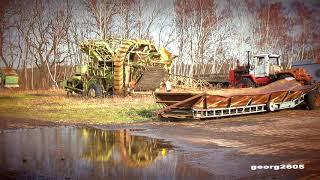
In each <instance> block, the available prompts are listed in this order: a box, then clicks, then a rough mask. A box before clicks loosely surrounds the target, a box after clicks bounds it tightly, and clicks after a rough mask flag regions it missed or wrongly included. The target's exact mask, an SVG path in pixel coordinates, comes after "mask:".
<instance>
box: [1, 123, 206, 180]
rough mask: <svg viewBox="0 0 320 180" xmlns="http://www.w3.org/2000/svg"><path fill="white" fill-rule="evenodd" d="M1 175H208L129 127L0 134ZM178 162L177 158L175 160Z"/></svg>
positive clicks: (163, 144)
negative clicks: (133, 132)
mask: <svg viewBox="0 0 320 180" xmlns="http://www.w3.org/2000/svg"><path fill="white" fill-rule="evenodd" d="M0 162H1V163H0V177H5V178H32V179H33V178H42V177H44V178H53V179H65V178H67V179H68V178H72V179H103V178H105V177H111V178H112V179H115V178H117V179H123V178H124V179H125V178H126V177H129V176H130V177H131V179H132V178H134V177H136V178H139V179H148V178H146V177H150V176H151V177H161V178H160V179H172V178H173V177H180V176H190V175H192V176H207V175H208V174H207V173H205V172H202V171H200V170H199V169H196V168H192V167H189V166H187V165H186V164H184V162H183V157H181V156H178V155H177V154H176V153H174V151H173V150H172V146H171V145H170V144H169V143H167V142H164V141H161V140H158V139H151V138H147V137H142V136H132V135H130V130H118V131H103V130H98V129H88V128H75V127H58V128H37V129H21V130H15V131H11V132H5V133H1V134H0ZM178 162H179V163H178Z"/></svg>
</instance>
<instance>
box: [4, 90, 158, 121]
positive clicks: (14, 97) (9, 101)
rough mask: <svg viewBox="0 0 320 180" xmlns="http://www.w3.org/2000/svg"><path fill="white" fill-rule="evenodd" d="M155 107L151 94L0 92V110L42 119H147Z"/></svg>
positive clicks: (19, 115) (13, 114)
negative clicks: (92, 96)
mask: <svg viewBox="0 0 320 180" xmlns="http://www.w3.org/2000/svg"><path fill="white" fill-rule="evenodd" d="M157 108H158V106H157V105H156V104H155V101H154V99H153V97H151V96H148V97H113V98H101V99H89V98H84V97H80V96H72V97H68V96H66V94H65V92H64V91H62V90H49V91H44V90H39V91H10V90H7V91H2V92H0V113H1V114H4V115H6V116H14V117H26V118H32V119H38V120H44V121H53V122H66V123H85V124H107V123H129V122H137V121H145V120H150V119H152V117H153V112H154V111H155V110H156V109H157Z"/></svg>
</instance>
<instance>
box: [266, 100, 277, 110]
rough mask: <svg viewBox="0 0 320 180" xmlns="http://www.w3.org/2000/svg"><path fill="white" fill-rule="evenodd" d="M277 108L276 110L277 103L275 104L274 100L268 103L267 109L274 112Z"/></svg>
mask: <svg viewBox="0 0 320 180" xmlns="http://www.w3.org/2000/svg"><path fill="white" fill-rule="evenodd" d="M275 110H276V105H275V104H274V103H273V102H269V103H268V104H267V111H269V112H273V111H275Z"/></svg>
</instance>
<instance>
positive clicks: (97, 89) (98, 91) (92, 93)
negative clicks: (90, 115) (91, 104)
mask: <svg viewBox="0 0 320 180" xmlns="http://www.w3.org/2000/svg"><path fill="white" fill-rule="evenodd" d="M88 96H89V97H94V98H95V97H101V96H102V88H101V86H100V85H99V84H97V83H93V84H92V85H91V86H90V88H89V91H88Z"/></svg>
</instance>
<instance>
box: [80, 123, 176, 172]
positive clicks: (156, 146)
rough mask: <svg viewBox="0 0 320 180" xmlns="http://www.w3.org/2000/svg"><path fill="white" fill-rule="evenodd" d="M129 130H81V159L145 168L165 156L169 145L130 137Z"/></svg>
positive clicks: (140, 137)
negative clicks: (84, 145)
mask: <svg viewBox="0 0 320 180" xmlns="http://www.w3.org/2000/svg"><path fill="white" fill-rule="evenodd" d="M130 131H131V130H119V131H101V130H97V129H82V132H81V137H82V138H83V141H84V142H85V144H86V149H85V151H84V153H83V154H82V156H81V158H83V159H87V160H93V161H107V162H108V161H109V162H112V163H114V164H119V163H123V164H124V165H126V166H128V167H136V168H138V167H147V166H149V165H151V164H152V163H153V161H154V160H155V159H156V158H157V157H158V156H159V157H161V156H165V155H166V154H167V153H166V152H167V150H168V149H171V145H169V144H168V143H164V142H162V141H160V140H158V139H150V138H146V137H142V136H131V135H130V133H129V132H130ZM133 131H134V130H133Z"/></svg>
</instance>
